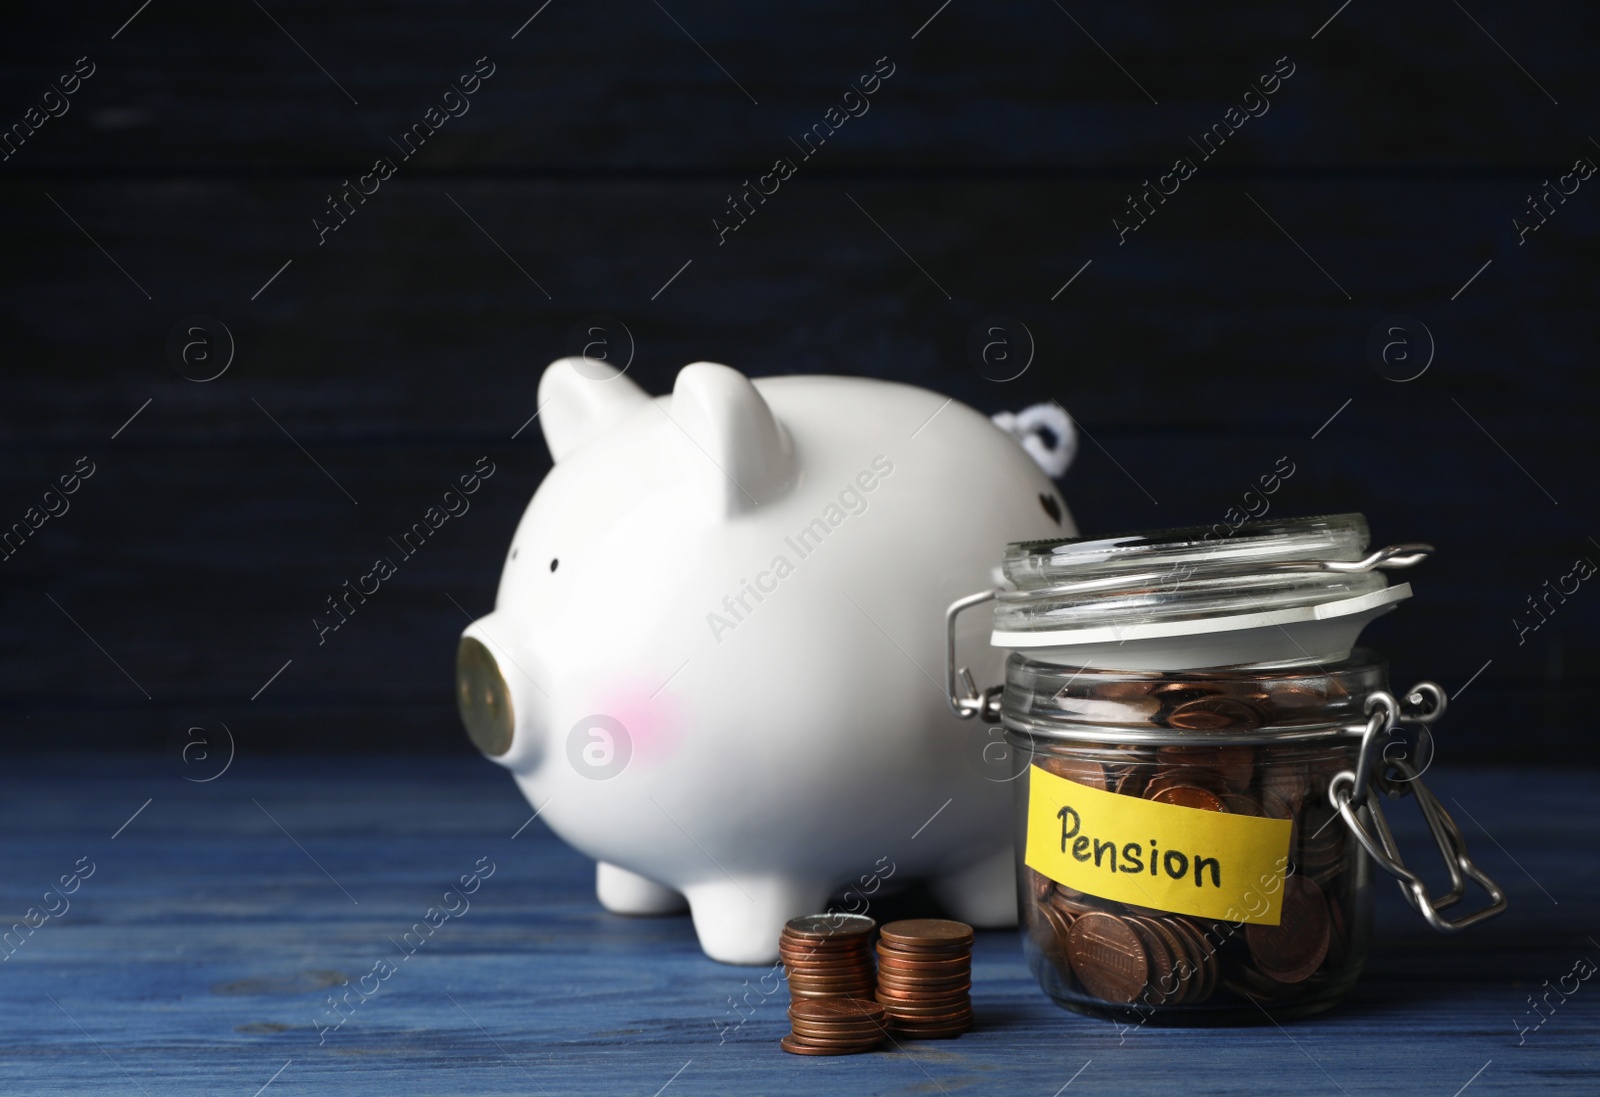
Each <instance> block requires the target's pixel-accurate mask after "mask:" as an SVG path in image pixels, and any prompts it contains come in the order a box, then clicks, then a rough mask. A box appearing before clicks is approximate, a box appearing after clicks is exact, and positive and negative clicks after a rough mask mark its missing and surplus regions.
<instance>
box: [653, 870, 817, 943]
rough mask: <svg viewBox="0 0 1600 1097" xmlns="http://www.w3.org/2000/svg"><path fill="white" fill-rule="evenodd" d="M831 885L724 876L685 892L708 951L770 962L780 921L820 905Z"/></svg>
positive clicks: (699, 934)
mask: <svg viewBox="0 0 1600 1097" xmlns="http://www.w3.org/2000/svg"><path fill="white" fill-rule="evenodd" d="M831 890H832V889H831V888H830V886H829V885H828V884H824V883H810V882H797V881H793V880H770V879H768V880H763V879H743V880H740V881H738V882H737V883H735V882H734V881H732V880H729V879H726V878H724V879H722V880H713V881H707V882H705V883H700V884H694V885H692V886H690V887H687V888H685V889H684V894H685V895H687V896H688V898H689V912H690V913H691V914H692V915H693V916H694V931H695V934H696V935H697V936H698V937H699V938H700V947H701V948H702V949H704V950H705V954H706V955H707V956H709V957H711V958H712V959H713V960H716V961H717V962H719V963H723V964H770V963H772V962H773V961H774V960H776V959H777V958H778V936H779V934H781V933H782V932H783V924H784V923H785V922H787V921H788V920H789V919H790V918H796V917H799V916H800V915H802V914H815V913H816V912H817V911H819V910H822V909H823V908H824V907H825V906H826V905H827V902H828V895H829V892H830V891H831Z"/></svg>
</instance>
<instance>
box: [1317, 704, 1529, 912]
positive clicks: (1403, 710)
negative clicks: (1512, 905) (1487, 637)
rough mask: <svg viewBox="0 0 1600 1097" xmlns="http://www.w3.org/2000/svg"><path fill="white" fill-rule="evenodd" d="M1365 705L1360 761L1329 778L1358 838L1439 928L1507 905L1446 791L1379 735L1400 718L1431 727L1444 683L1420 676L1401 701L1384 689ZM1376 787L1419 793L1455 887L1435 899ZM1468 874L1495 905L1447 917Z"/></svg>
mask: <svg viewBox="0 0 1600 1097" xmlns="http://www.w3.org/2000/svg"><path fill="white" fill-rule="evenodd" d="M1366 709H1367V724H1366V728H1365V729H1364V730H1363V732H1362V736H1361V754H1360V756H1359V757H1358V758H1357V760H1356V768H1355V769H1354V770H1348V769H1347V770H1343V771H1341V772H1339V773H1336V774H1335V775H1334V777H1333V780H1331V781H1330V782H1329V783H1328V799H1329V800H1330V801H1331V802H1332V804H1333V806H1334V807H1335V808H1337V809H1338V811H1339V814H1340V815H1341V816H1342V817H1343V818H1344V822H1345V825H1346V826H1348V827H1349V828H1350V833H1351V834H1353V835H1355V838H1356V841H1358V842H1360V843H1361V847H1362V848H1363V849H1365V850H1366V851H1367V854H1368V855H1369V856H1370V857H1371V858H1372V859H1373V860H1374V861H1376V862H1378V864H1379V865H1381V866H1382V867H1383V869H1384V871H1386V872H1388V873H1389V874H1390V875H1391V876H1393V877H1395V879H1396V880H1397V881H1398V883H1399V885H1400V894H1402V895H1404V896H1405V899H1406V902H1408V903H1410V904H1411V906H1412V907H1413V908H1414V909H1415V910H1416V911H1417V912H1418V913H1419V914H1421V915H1422V917H1423V918H1424V919H1425V920H1426V921H1427V923H1428V924H1429V925H1430V926H1432V927H1433V928H1434V929H1436V930H1438V931H1439V932H1440V933H1454V932H1455V931H1456V930H1461V929H1466V928H1467V927H1468V926H1473V925H1477V924H1478V923H1479V922H1482V921H1486V920H1487V919H1490V918H1493V917H1494V916H1495V915H1496V914H1499V913H1500V912H1501V911H1503V910H1505V909H1506V894H1505V892H1504V891H1503V890H1501V888H1500V885H1499V884H1497V883H1495V882H1494V881H1493V880H1491V879H1490V878H1489V877H1488V875H1487V874H1485V873H1484V872H1483V870H1482V869H1480V868H1478V866H1477V865H1475V864H1474V863H1473V862H1472V858H1470V857H1468V856H1467V844H1466V839H1465V838H1464V837H1463V836H1462V834H1461V828H1460V827H1458V826H1457V825H1456V821H1455V820H1454V819H1452V818H1451V817H1450V813H1449V812H1448V811H1446V810H1445V809H1444V805H1443V804H1441V803H1440V802H1439V798H1438V797H1437V796H1435V795H1434V794H1433V792H1432V791H1431V790H1430V789H1429V788H1428V786H1427V785H1425V784H1424V783H1423V781H1422V775H1421V773H1420V772H1419V771H1418V770H1417V768H1416V767H1415V766H1413V765H1412V764H1411V762H1410V760H1409V759H1406V758H1389V757H1387V756H1386V755H1385V754H1384V746H1383V745H1381V744H1380V740H1382V739H1387V738H1388V736H1389V734H1390V732H1392V731H1393V730H1394V729H1395V728H1396V727H1398V726H1399V725H1401V724H1415V725H1418V726H1422V727H1426V725H1428V724H1431V723H1433V722H1434V721H1435V720H1437V719H1438V718H1439V717H1440V716H1442V715H1443V714H1444V709H1445V694H1444V690H1442V689H1440V688H1439V686H1438V685H1437V684H1435V683H1433V682H1419V683H1417V684H1416V685H1415V686H1412V687H1411V689H1410V690H1409V691H1408V692H1407V693H1406V695H1405V704H1404V705H1402V704H1401V703H1400V702H1398V701H1396V700H1395V698H1394V697H1393V695H1391V694H1389V693H1387V692H1385V691H1383V690H1379V691H1377V692H1375V693H1373V694H1372V695H1371V696H1369V697H1368V698H1367V705H1366ZM1387 769H1393V770H1396V771H1398V773H1399V778H1398V779H1394V778H1391V777H1389V776H1388V774H1387V773H1386V772H1385V770H1387ZM1374 787H1376V788H1379V789H1381V790H1382V791H1384V792H1385V793H1386V794H1387V795H1388V796H1389V797H1391V798H1393V799H1398V798H1400V797H1402V796H1405V795H1408V794H1414V795H1415V796H1416V798H1417V806H1418V807H1419V808H1420V809H1421V810H1422V817H1423V818H1424V819H1426V820H1427V822H1428V830H1429V832H1430V833H1432V835H1433V840H1434V842H1435V843H1436V844H1437V845H1438V847H1439V854H1440V856H1441V857H1443V859H1444V863H1445V868H1446V870H1447V871H1448V872H1449V873H1450V891H1449V892H1447V893H1446V894H1444V895H1441V896H1439V897H1438V898H1437V899H1435V898H1433V897H1432V896H1430V895H1429V893H1428V886H1427V885H1426V884H1425V883H1423V882H1422V878H1421V877H1420V876H1418V875H1417V874H1416V873H1414V872H1412V871H1411V870H1410V869H1409V868H1407V867H1406V865H1405V860H1404V858H1403V857H1402V856H1401V854H1400V847H1399V845H1398V844H1397V843H1396V842H1395V839H1394V832H1393V831H1391V830H1390V829H1389V821H1388V820H1387V819H1386V818H1384V815H1383V808H1382V806H1381V804H1380V803H1379V801H1378V800H1377V799H1376V798H1375V797H1371V796H1369V795H1368V792H1369V790H1370V789H1372V788H1374ZM1369 827H1370V829H1369ZM1374 834H1376V837H1374V836H1373V835H1374ZM1469 879H1470V880H1472V881H1473V882H1474V883H1476V884H1477V885H1478V886H1479V887H1481V888H1483V890H1484V891H1485V892H1487V893H1488V895H1489V904H1488V905H1487V906H1485V907H1482V908H1481V909H1479V910H1475V911H1473V912H1472V913H1470V914H1463V915H1460V916H1458V917H1456V918H1445V917H1443V916H1442V915H1441V914H1440V913H1439V912H1440V911H1441V910H1443V909H1445V908H1446V907H1449V906H1451V905H1453V904H1455V903H1458V902H1460V901H1461V899H1462V897H1463V896H1465V895H1466V893H1467V884H1466V882H1467V880H1469Z"/></svg>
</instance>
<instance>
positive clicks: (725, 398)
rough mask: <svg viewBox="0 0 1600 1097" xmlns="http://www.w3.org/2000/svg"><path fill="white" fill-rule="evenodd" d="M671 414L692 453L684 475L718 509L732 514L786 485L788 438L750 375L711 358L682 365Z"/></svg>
mask: <svg viewBox="0 0 1600 1097" xmlns="http://www.w3.org/2000/svg"><path fill="white" fill-rule="evenodd" d="M672 418H673V421H674V422H676V423H677V424H678V426H680V427H682V428H683V431H684V433H685V434H687V435H688V436H689V438H690V440H691V441H693V442H694V444H695V445H694V448H695V449H698V450H699V452H698V453H693V452H691V453H690V454H689V462H690V469H691V472H690V475H691V476H692V477H694V478H695V479H696V480H697V481H699V482H700V483H701V484H702V485H703V486H704V489H705V493H706V495H707V496H708V497H709V498H710V499H711V501H712V503H713V505H714V506H715V507H716V508H717V509H718V511H719V512H720V513H723V514H737V513H740V512H742V511H747V510H751V509H753V508H755V507H758V506H760V505H761V504H762V503H768V502H771V501H772V500H774V499H776V498H778V497H779V496H781V495H782V494H783V493H784V492H786V491H788V490H789V488H790V486H791V485H792V484H793V483H794V479H795V461H794V444H793V443H792V442H791V441H790V440H789V433H788V431H786V430H784V429H783V424H782V423H779V422H778V421H777V420H776V419H775V418H773V415H772V409H771V408H769V407H768V406H767V402H766V401H765V400H763V399H762V398H761V394H760V393H759V392H757V391H756V387H755V386H754V385H752V384H751V383H750V379H749V378H748V377H746V376H745V375H744V374H742V373H740V372H739V371H738V370H735V369H729V368H728V367H727V366H719V365H717V364H716V363H715V362H696V363H694V364H693V365H690V366H684V367H683V369H682V370H680V371H679V373H678V380H677V383H676V384H674V385H673V387H672Z"/></svg>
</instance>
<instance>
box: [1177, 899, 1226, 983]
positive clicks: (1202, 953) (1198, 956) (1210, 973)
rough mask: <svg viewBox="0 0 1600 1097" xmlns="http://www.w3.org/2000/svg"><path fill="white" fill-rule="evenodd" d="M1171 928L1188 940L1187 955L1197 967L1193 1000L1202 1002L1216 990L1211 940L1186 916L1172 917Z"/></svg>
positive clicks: (1214, 956)
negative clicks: (1196, 982)
mask: <svg viewBox="0 0 1600 1097" xmlns="http://www.w3.org/2000/svg"><path fill="white" fill-rule="evenodd" d="M1172 926H1173V928H1174V929H1175V930H1176V931H1177V932H1178V933H1179V934H1181V935H1182V936H1183V937H1184V938H1185V939H1186V940H1187V941H1188V942H1189V955H1190V958H1191V960H1192V962H1193V963H1194V964H1195V967H1196V969H1197V975H1196V978H1197V980H1198V987H1197V988H1196V991H1195V996H1194V999H1193V1000H1194V1001H1195V1002H1204V1001H1206V1000H1207V999H1208V998H1210V997H1211V995H1212V994H1214V993H1215V992H1216V989H1217V969H1218V967H1219V965H1218V963H1217V954H1216V950H1215V949H1213V948H1212V947H1211V942H1210V941H1209V940H1207V939H1206V936H1205V934H1203V933H1201V932H1200V930H1199V929H1198V928H1197V927H1196V926H1195V924H1194V923H1193V922H1191V921H1189V919H1187V918H1173V919H1172Z"/></svg>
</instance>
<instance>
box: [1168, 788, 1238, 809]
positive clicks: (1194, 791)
mask: <svg viewBox="0 0 1600 1097" xmlns="http://www.w3.org/2000/svg"><path fill="white" fill-rule="evenodd" d="M1150 799H1151V800H1153V801H1154V802H1155V803H1158V804H1175V805H1177V806H1178V807H1182V808H1200V809H1201V810H1202V811H1221V810H1222V801H1221V800H1219V799H1217V797H1216V796H1215V795H1214V794H1212V793H1209V792H1207V791H1206V790H1205V789H1203V788H1195V787H1194V786H1193V785H1173V786H1172V787H1171V788H1167V789H1163V790H1162V791H1160V792H1158V793H1156V794H1155V795H1154V796H1152V797H1150Z"/></svg>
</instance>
